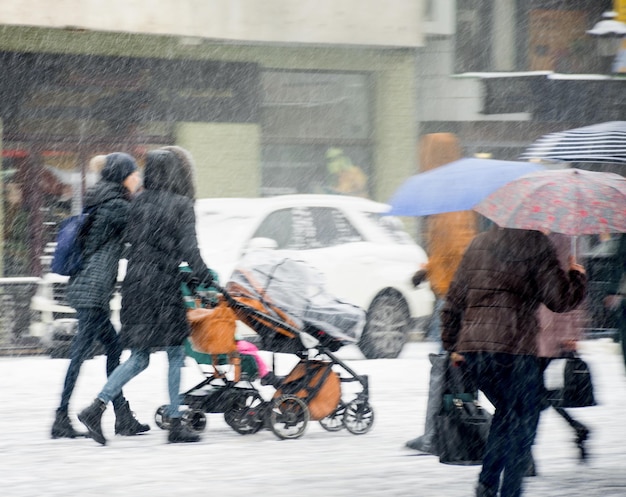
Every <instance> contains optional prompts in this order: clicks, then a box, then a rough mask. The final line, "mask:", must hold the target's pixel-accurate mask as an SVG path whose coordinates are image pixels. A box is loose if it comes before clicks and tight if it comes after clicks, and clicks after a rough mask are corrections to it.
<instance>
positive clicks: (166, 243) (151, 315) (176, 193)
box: [78, 146, 213, 445]
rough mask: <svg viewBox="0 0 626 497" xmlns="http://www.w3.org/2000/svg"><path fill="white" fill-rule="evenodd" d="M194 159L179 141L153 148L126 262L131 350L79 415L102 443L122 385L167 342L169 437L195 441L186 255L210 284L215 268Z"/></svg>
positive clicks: (125, 330) (125, 328) (126, 330)
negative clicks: (201, 245) (189, 415)
mask: <svg viewBox="0 0 626 497" xmlns="http://www.w3.org/2000/svg"><path fill="white" fill-rule="evenodd" d="M194 199H195V185H194V165H193V160H192V158H191V155H190V154H189V153H188V152H187V151H186V150H184V149H182V148H180V147H176V146H171V147H164V148H161V149H158V150H153V151H151V152H149V153H148V154H147V157H146V166H145V170H144V190H143V192H142V193H141V194H140V195H138V196H137V197H136V198H135V199H134V200H133V202H132V204H131V209H130V220H129V223H128V226H127V230H126V240H127V241H128V242H129V243H130V251H129V257H128V269H127V273H126V276H125V278H124V282H123V285H122V311H121V320H122V330H121V332H120V337H121V338H122V342H123V344H124V345H125V346H128V347H129V348H130V350H131V355H130V357H129V358H128V360H127V361H126V362H124V363H123V364H121V365H120V366H119V367H118V368H117V369H116V370H115V371H114V372H113V374H112V375H111V376H110V378H109V380H108V381H107V383H106V384H105V385H104V387H103V388H102V390H101V391H100V393H99V394H98V396H97V398H96V399H95V400H94V402H93V403H92V404H91V405H90V406H89V407H87V408H86V409H84V410H83V411H81V412H80V414H79V415H78V418H79V419H80V421H81V422H82V423H83V424H84V425H85V426H87V428H88V429H89V433H90V434H91V436H92V437H93V438H94V439H95V440H96V441H97V442H98V443H100V444H103V445H104V444H105V443H106V439H105V437H104V435H103V433H102V426H101V418H102V414H103V412H104V410H105V409H106V406H107V404H108V403H109V402H110V401H111V400H112V399H114V398H115V397H116V396H117V395H118V393H119V392H120V391H121V389H122V387H123V386H124V385H125V384H126V383H128V382H129V381H130V380H131V379H132V378H134V377H135V376H137V375H138V374H139V373H141V372H142V371H143V370H144V369H146V368H147V367H148V365H149V363H150V353H151V352H152V351H154V350H159V349H165V351H166V352H167V356H168V362H169V367H168V381H167V387H168V392H169V398H170V404H169V406H168V412H167V416H168V417H169V418H170V419H171V423H170V429H169V433H168V441H170V442H196V441H198V440H199V438H200V437H199V435H198V434H197V433H196V432H194V431H193V430H192V429H191V428H189V427H187V425H184V424H182V423H181V412H180V410H179V406H180V392H179V390H180V376H181V368H182V367H183V365H184V358H185V352H184V347H183V342H184V340H185V339H186V338H187V336H188V335H189V333H190V327H189V323H188V322H187V317H186V306H185V302H184V299H183V295H182V292H181V291H180V288H181V284H182V283H183V278H184V275H183V273H182V272H181V271H180V269H179V266H180V264H181V263H182V262H183V261H185V262H187V263H188V265H189V267H190V268H191V270H192V273H193V275H194V277H196V278H197V279H198V281H199V282H200V284H202V285H205V286H210V284H211V282H212V281H213V272H212V271H211V270H210V269H209V268H208V267H207V266H206V264H205V263H204V261H203V260H202V257H201V256H200V251H199V250H198V242H197V237H196V219H195V213H194Z"/></svg>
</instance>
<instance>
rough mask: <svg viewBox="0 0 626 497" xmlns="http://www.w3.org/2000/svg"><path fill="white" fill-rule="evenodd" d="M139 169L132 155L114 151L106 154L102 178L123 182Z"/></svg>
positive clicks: (113, 181)
mask: <svg viewBox="0 0 626 497" xmlns="http://www.w3.org/2000/svg"><path fill="white" fill-rule="evenodd" d="M136 170H137V163H136V162H135V159H133V158H132V157H131V156H130V155H128V154H124V153H121V152H114V153H112V154H109V155H107V156H106V159H105V163H104V167H103V168H102V179H103V180H105V181H110V182H112V183H123V182H124V180H125V179H126V178H128V177H129V176H130V175H131V174H133V173H134V172H135V171H136Z"/></svg>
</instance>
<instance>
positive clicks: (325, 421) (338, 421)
mask: <svg viewBox="0 0 626 497" xmlns="http://www.w3.org/2000/svg"><path fill="white" fill-rule="evenodd" d="M345 412H346V405H345V404H344V403H343V402H339V405H338V406H337V409H335V410H334V411H333V412H332V413H330V414H329V415H328V416H326V417H325V418H322V419H320V425H322V428H324V429H325V430H326V431H340V430H342V429H343V428H344V424H343V416H344V414H345Z"/></svg>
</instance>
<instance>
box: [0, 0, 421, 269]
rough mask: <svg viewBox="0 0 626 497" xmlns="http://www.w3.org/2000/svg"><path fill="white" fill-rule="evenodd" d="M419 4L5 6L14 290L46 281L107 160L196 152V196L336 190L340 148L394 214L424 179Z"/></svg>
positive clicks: (2, 98) (161, 1)
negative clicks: (48, 247) (417, 176)
mask: <svg viewBox="0 0 626 497" xmlns="http://www.w3.org/2000/svg"><path fill="white" fill-rule="evenodd" d="M423 6H424V5H423V4H422V2H407V1H404V0H392V1H384V2H383V1H379V0H365V1H363V0H361V1H359V0H334V1H333V0H316V1H306V2H292V1H289V0H266V1H264V2H258V1H256V0H215V1H212V2H204V1H199V0H177V1H173V0H158V1H149V0H133V1H116V0H112V1H109V2H106V5H105V4H104V3H103V2H100V1H97V0H80V1H78V0H65V1H63V2H57V3H55V4H54V7H52V5H51V4H50V3H49V2H46V1H45V0H27V1H23V2H11V3H10V4H9V5H3V6H2V7H1V8H0V12H1V13H2V16H1V17H0V19H1V20H0V22H1V23H2V24H0V67H1V68H2V77H1V78H0V119H1V125H2V128H1V129H2V157H3V162H2V164H3V189H2V192H3V198H2V216H1V218H2V220H3V226H4V231H3V244H2V251H3V254H2V258H1V260H2V268H3V269H2V274H3V275H4V276H24V275H38V274H40V273H41V271H42V268H41V265H40V256H41V255H42V253H43V248H44V246H45V244H46V242H49V241H51V240H52V239H53V237H54V230H55V225H56V222H57V221H58V220H59V219H61V218H62V217H64V216H66V215H67V214H68V213H69V212H71V211H76V210H78V209H79V208H80V205H81V198H82V195H83V194H84V191H85V188H86V187H88V186H89V184H91V182H93V181H94V180H95V177H96V173H97V171H90V170H89V169H88V163H89V159H90V158H91V157H92V156H94V155H98V154H106V153H109V152H112V151H125V152H128V153H130V154H132V155H133V156H135V157H136V158H137V160H138V162H139V163H140V164H142V162H143V159H144V157H145V154H146V152H147V151H149V150H150V149H153V148H156V147H159V146H163V145H171V144H176V145H180V146H183V147H185V148H187V149H188V150H190V151H191V153H192V154H193V156H194V158H195V160H196V166H197V182H198V196H199V197H216V196H244V197H247V196H263V195H273V194H283V193H305V192H321V191H325V187H326V181H327V179H326V178H327V174H326V160H327V159H326V155H327V152H328V150H329V149H330V148H339V149H341V150H342V151H343V152H344V153H345V154H346V155H347V156H348V157H349V158H350V160H351V161H352V162H353V163H354V164H356V165H358V166H360V167H361V169H362V170H363V171H364V172H365V174H366V175H367V177H368V185H367V189H368V194H369V196H370V197H371V198H374V199H379V200H384V199H386V198H388V197H389V195H390V194H391V192H392V191H393V189H394V188H395V186H396V185H397V184H398V182H399V181H400V180H401V179H402V178H404V177H406V176H407V175H408V174H411V173H412V172H413V171H414V169H415V140H416V136H417V128H416V126H417V123H416V120H415V115H416V100H415V94H416V85H415V74H416V71H415V63H416V57H415V54H416V50H417V49H418V48H419V47H420V46H422V44H423V43H422V38H423V37H422V9H423Z"/></svg>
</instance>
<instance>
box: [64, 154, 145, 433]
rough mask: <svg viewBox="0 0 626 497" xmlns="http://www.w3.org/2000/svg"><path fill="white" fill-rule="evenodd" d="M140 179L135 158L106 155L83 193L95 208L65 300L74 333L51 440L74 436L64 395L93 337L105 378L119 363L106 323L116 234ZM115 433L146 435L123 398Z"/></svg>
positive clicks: (117, 404)
mask: <svg viewBox="0 0 626 497" xmlns="http://www.w3.org/2000/svg"><path fill="white" fill-rule="evenodd" d="M140 182H141V178H140V176H139V172H138V171H137V164H135V160H134V159H133V158H132V157H131V156H130V155H127V154H123V153H112V154H109V155H107V156H105V158H104V167H103V169H102V174H101V179H100V181H98V183H97V184H96V185H94V186H93V187H92V188H91V189H89V190H88V191H87V193H86V195H85V201H84V204H85V207H86V208H95V211H93V212H92V213H91V214H90V217H93V222H92V223H91V224H90V227H89V231H88V232H87V234H86V236H85V239H84V242H83V244H84V245H83V247H84V248H83V260H84V263H83V267H82V268H81V270H80V271H79V272H78V273H77V274H75V275H72V276H71V277H70V281H69V284H68V288H67V298H68V301H69V303H70V305H71V306H72V307H74V309H76V316H77V318H78V331H77V333H76V336H75V337H74V339H73V341H72V345H71V350H70V365H69V367H68V370H67V374H66V376H65V382H64V385H63V393H62V394H61V404H60V406H59V408H58V409H57V411H56V416H55V420H54V424H53V426H52V438H75V437H77V436H80V435H81V434H80V433H78V432H77V431H76V430H74V428H73V426H72V424H71V422H70V419H69V416H68V407H69V403H70V397H71V395H72V392H73V391H74V387H75V385H76V380H77V379H78V374H79V372H80V368H81V365H82V363H83V362H84V361H85V359H86V358H87V357H89V355H90V353H91V349H92V347H93V344H94V341H95V340H96V339H97V340H99V341H100V342H102V344H103V345H104V348H105V351H106V355H107V364H106V371H107V376H108V375H110V374H111V373H112V372H113V371H114V370H115V368H116V367H117V366H118V365H119V363H120V355H121V353H122V347H121V344H120V340H119V338H118V335H117V332H116V331H115V328H114V327H113V325H112V324H111V320H110V312H111V311H110V301H111V297H112V295H113V291H114V288H115V283H116V280H117V271H118V263H119V259H120V258H121V256H122V249H123V242H122V233H123V231H124V229H125V227H126V223H127V221H128V211H129V208H130V199H131V196H132V194H133V193H135V191H136V190H137V188H138V187H139V184H140ZM113 406H114V409H115V433H117V434H120V435H127V436H129V435H136V434H138V433H142V432H145V431H148V430H149V429H150V426H149V425H145V424H141V423H139V422H138V421H137V420H136V419H135V417H134V415H133V413H132V412H131V410H130V407H129V405H128V402H127V401H126V400H125V399H124V396H123V394H122V393H121V392H120V393H119V395H117V396H116V397H115V399H114V400H113Z"/></svg>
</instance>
